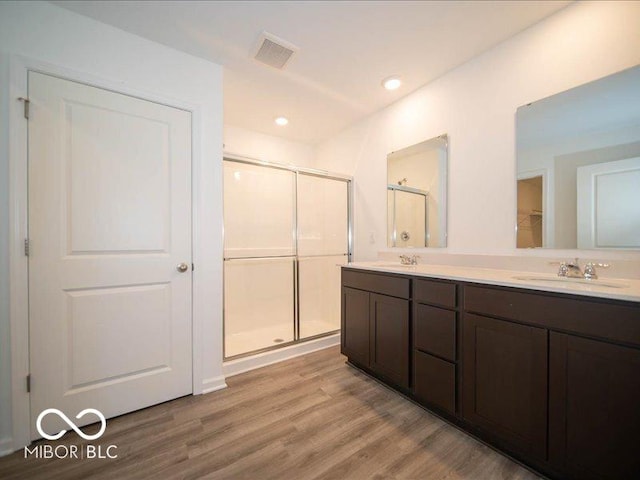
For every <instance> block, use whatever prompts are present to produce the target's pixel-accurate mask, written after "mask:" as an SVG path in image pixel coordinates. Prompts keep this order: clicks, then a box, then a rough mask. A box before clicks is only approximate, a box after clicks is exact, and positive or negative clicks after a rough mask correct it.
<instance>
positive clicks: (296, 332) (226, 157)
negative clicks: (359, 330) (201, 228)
mask: <svg viewBox="0 0 640 480" xmlns="http://www.w3.org/2000/svg"><path fill="white" fill-rule="evenodd" d="M222 157H223V159H222V161H223V162H227V161H228V162H235V163H242V164H246V165H254V166H258V167H266V168H273V169H276V170H285V171H289V172H292V173H293V174H294V190H295V195H294V199H293V205H294V212H295V215H294V218H293V231H292V235H293V245H294V250H295V253H294V254H293V255H281V256H273V257H246V258H244V257H243V258H227V257H225V255H224V243H223V252H222V266H223V268H222V359H223V360H224V361H227V360H235V359H237V358H243V357H249V356H252V355H256V354H258V353H262V352H268V351H271V350H277V349H280V348H283V347H286V346H289V345H296V344H299V343H303V342H308V341H310V340H314V339H317V338H322V337H327V336H330V335H334V334H336V333H337V332H339V331H340V329H337V330H332V331H330V332H325V333H321V334H318V335H314V336H312V337H306V338H304V339H301V338H300V278H299V255H298V176H299V174H303V175H310V176H315V177H320V178H326V179H330V180H338V181H342V182H345V183H346V184H347V255H346V256H347V263H350V262H351V256H352V250H353V177H351V176H349V175H343V174H340V173H333V172H329V171H326V170H318V169H313V168H304V167H295V166H293V165H284V164H280V163H274V162H267V161H264V160H258V159H255V158H250V157H245V156H241V155H235V154H226V153H225V154H223V156H222ZM223 189H224V186H223ZM222 202H223V205H222V231H223V237H224V225H225V219H224V195H223V199H222ZM316 256H318V257H321V256H328V255H316ZM336 256H337V255H336ZM310 257H311V256H309V255H306V256H305V258H310ZM258 258H292V259H293V295H294V299H293V315H294V316H293V340H292V341H290V342H284V343H279V344H277V345H272V346H269V347H264V348H261V349H258V350H252V351H250V352H246V353H240V354H238V355H233V356H231V357H227V356H226V335H225V331H226V322H225V320H226V315H225V313H226V312H225V308H226V307H225V302H224V299H225V292H224V289H225V278H224V277H225V274H224V262H226V261H233V260H248V259H258Z"/></svg>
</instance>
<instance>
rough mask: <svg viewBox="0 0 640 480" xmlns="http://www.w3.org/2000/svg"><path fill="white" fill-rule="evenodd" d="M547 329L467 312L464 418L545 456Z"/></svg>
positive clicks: (527, 451) (511, 445)
mask: <svg viewBox="0 0 640 480" xmlns="http://www.w3.org/2000/svg"><path fill="white" fill-rule="evenodd" d="M547 350H548V349H547V331H546V330H544V329H541V328H535V327H529V326H525V325H520V324H517V323H512V322H506V321H502V320H495V319H492V318H487V317H481V316H478V315H471V314H466V315H465V317H464V321H463V353H462V355H463V365H462V370H463V380H462V392H463V399H462V401H463V417H464V419H465V420H467V421H468V422H469V423H471V424H473V425H474V426H477V427H479V428H480V429H481V430H483V431H485V432H486V433H488V434H489V435H491V436H493V437H495V438H497V439H498V440H500V441H501V442H502V443H504V444H505V445H506V446H508V447H509V448H511V449H513V450H516V451H518V452H521V453H524V454H529V455H533V456H536V457H537V458H545V457H546V448H547V441H546V438H547Z"/></svg>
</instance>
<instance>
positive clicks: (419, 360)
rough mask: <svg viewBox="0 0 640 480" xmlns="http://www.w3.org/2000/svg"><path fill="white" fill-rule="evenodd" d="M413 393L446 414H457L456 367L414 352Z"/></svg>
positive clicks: (430, 356)
mask: <svg viewBox="0 0 640 480" xmlns="http://www.w3.org/2000/svg"><path fill="white" fill-rule="evenodd" d="M413 393H414V395H415V396H416V398H417V399H418V400H419V401H421V402H424V403H426V404H427V405H433V406H435V407H438V408H440V409H442V410H444V411H446V412H449V413H451V414H452V415H455V413H456V366H455V365H454V364H453V363H450V362H447V361H445V360H441V359H439V358H436V357H434V356H432V355H429V354H426V353H422V352H418V351H414V355H413Z"/></svg>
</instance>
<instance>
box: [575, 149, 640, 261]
mask: <svg viewBox="0 0 640 480" xmlns="http://www.w3.org/2000/svg"><path fill="white" fill-rule="evenodd" d="M576 175H577V190H578V200H577V201H578V207H577V217H578V248H638V247H640V201H639V199H640V194H638V187H640V157H635V158H627V159H625V160H617V161H614V162H605V163H596V164H594V165H587V166H584V167H578V170H577V174H576Z"/></svg>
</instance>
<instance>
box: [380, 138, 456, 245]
mask: <svg viewBox="0 0 640 480" xmlns="http://www.w3.org/2000/svg"><path fill="white" fill-rule="evenodd" d="M447 150H448V139H447V135H440V136H439V137H435V138H432V139H430V140H427V141H424V142H421V143H418V144H416V145H412V146H410V147H407V148H403V149H402V150H398V151H395V152H391V153H390V154H389V155H387V245H388V246H389V247H404V248H407V247H446V246H447Z"/></svg>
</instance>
